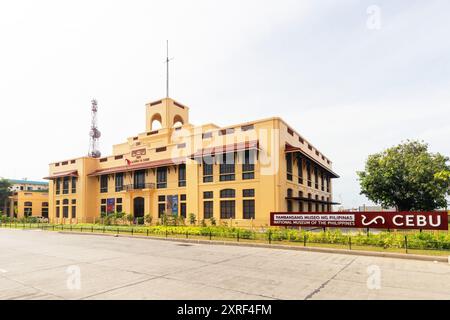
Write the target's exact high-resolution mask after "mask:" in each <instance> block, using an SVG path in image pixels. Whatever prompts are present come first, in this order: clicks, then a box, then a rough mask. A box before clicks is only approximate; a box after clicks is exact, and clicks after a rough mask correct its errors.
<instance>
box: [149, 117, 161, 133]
mask: <svg viewBox="0 0 450 320" xmlns="http://www.w3.org/2000/svg"><path fill="white" fill-rule="evenodd" d="M161 128H162V118H161V115H160V114H159V113H157V114H154V115H153V117H152V120H151V130H152V131H154V130H158V129H161Z"/></svg>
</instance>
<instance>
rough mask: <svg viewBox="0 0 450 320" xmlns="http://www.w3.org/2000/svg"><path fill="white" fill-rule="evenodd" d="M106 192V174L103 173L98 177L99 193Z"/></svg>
mask: <svg viewBox="0 0 450 320" xmlns="http://www.w3.org/2000/svg"><path fill="white" fill-rule="evenodd" d="M106 192H108V176H107V175H103V176H101V177H100V193H106Z"/></svg>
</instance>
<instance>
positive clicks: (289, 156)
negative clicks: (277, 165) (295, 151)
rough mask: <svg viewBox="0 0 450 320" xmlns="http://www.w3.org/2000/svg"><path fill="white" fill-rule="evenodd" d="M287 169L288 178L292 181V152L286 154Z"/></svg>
mask: <svg viewBox="0 0 450 320" xmlns="http://www.w3.org/2000/svg"><path fill="white" fill-rule="evenodd" d="M286 171H287V179H288V180H289V181H292V153H287V154H286Z"/></svg>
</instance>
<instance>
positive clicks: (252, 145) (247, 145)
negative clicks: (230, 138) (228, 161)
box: [190, 140, 259, 159]
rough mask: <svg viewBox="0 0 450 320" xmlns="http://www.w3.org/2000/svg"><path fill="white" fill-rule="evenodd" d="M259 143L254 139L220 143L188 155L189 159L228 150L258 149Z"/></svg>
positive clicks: (222, 152)
mask: <svg viewBox="0 0 450 320" xmlns="http://www.w3.org/2000/svg"><path fill="white" fill-rule="evenodd" d="M258 148H259V143H258V141H257V140H254V141H246V142H240V143H234V144H228V145H221V146H216V147H211V148H205V149H202V150H200V151H197V152H196V153H194V154H193V155H191V156H190V158H191V159H195V158H202V157H206V156H215V155H219V154H224V153H229V152H238V151H245V150H258Z"/></svg>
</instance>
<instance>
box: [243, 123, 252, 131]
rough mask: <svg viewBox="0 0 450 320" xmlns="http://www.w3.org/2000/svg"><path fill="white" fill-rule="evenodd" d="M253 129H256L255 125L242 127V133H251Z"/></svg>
mask: <svg viewBox="0 0 450 320" xmlns="http://www.w3.org/2000/svg"><path fill="white" fill-rule="evenodd" d="M253 129H255V126H254V125H253V124H249V125H246V126H242V127H241V131H244V132H245V131H249V130H253Z"/></svg>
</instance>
